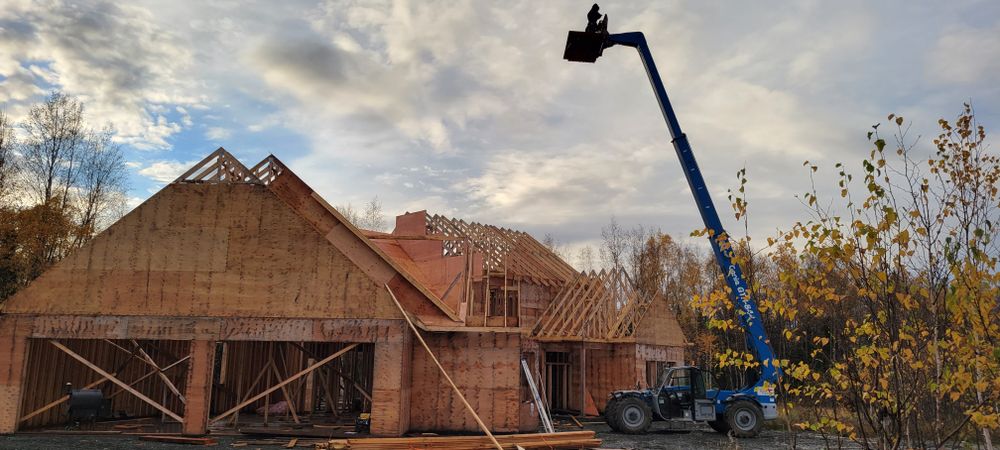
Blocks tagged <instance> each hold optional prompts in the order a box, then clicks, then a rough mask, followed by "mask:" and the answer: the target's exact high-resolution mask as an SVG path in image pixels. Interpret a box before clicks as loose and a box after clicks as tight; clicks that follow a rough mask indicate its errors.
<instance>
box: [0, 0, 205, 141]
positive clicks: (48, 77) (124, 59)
mask: <svg viewBox="0 0 1000 450" xmlns="http://www.w3.org/2000/svg"><path fill="white" fill-rule="evenodd" d="M0 54H3V55H5V56H4V59H5V61H4V62H3V63H0V76H3V77H6V78H7V79H6V80H4V82H3V83H2V84H0V102H3V103H17V102H25V101H29V100H34V99H35V97H37V96H38V95H40V94H42V93H44V91H45V89H42V88H40V87H38V86H39V85H40V84H42V83H44V84H47V85H52V86H55V87H57V88H59V89H61V90H63V91H64V92H66V93H68V94H71V95H77V96H79V97H80V98H81V99H82V100H83V101H84V102H85V104H86V106H87V113H88V116H89V117H90V119H91V121H92V122H94V123H96V124H101V123H104V122H112V123H114V125H115V127H116V129H117V140H118V141H120V142H124V143H128V144H132V145H133V146H135V147H137V148H167V147H169V144H168V142H167V139H168V138H169V137H170V136H172V135H174V134H175V133H177V132H178V131H179V130H180V125H179V124H177V123H173V122H170V121H169V120H168V119H166V118H165V117H163V116H160V115H157V114H155V113H154V112H153V108H154V107H155V106H157V105H162V104H193V103H196V102H198V98H196V97H194V96H192V95H190V93H189V92H190V90H192V89H193V86H194V85H193V84H192V83H191V81H193V80H190V79H189V78H188V77H187V76H186V70H187V69H188V67H189V64H190V63H191V55H190V52H189V51H188V50H187V49H186V48H184V47H183V46H181V45H179V43H178V41H177V39H176V37H175V36H173V35H172V33H171V31H170V30H169V29H167V28H164V27H162V26H160V25H159V24H158V23H157V22H156V17H155V14H153V13H152V12H151V11H149V10H146V9H143V8H140V7H137V6H134V5H129V4H126V3H111V2H102V1H97V2H89V3H82V4H81V3H70V2H64V1H52V2H37V3H36V2H29V3H24V4H14V5H10V6H9V7H5V8H3V9H0ZM24 62H31V64H30V65H29V66H27V69H25V67H24V65H23V64H24Z"/></svg>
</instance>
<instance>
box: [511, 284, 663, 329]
mask: <svg viewBox="0 0 1000 450" xmlns="http://www.w3.org/2000/svg"><path fill="white" fill-rule="evenodd" d="M651 303H652V298H649V297H648V296H643V295H640V294H639V292H638V291H636V289H635V287H634V285H633V283H632V281H631V279H630V278H629V276H628V274H627V273H625V271H624V270H623V269H613V270H601V271H600V272H594V271H591V272H590V273H587V272H580V273H579V274H577V276H576V277H575V278H574V279H573V280H572V281H571V282H570V283H567V284H566V285H565V286H564V287H563V289H562V290H561V291H559V293H558V294H557V295H556V298H555V299H553V300H552V302H551V303H550V304H549V307H548V308H547V309H546V310H545V312H543V313H542V317H541V319H540V320H539V321H538V323H537V324H535V327H534V329H532V332H531V336H532V337H533V338H535V339H538V340H543V341H595V342H632V341H634V339H635V332H636V329H637V328H638V324H639V321H640V320H641V318H642V317H643V315H644V314H645V313H646V310H647V309H648V308H649V305H650V304H651Z"/></svg>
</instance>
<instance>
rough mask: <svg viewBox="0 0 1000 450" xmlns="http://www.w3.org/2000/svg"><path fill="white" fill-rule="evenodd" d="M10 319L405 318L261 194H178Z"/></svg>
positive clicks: (38, 290) (102, 239)
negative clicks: (70, 316) (49, 316)
mask: <svg viewBox="0 0 1000 450" xmlns="http://www.w3.org/2000/svg"><path fill="white" fill-rule="evenodd" d="M4 313H7V314H77V315H144V316H187V317H190V316H209V317H218V316H223V317H310V318H312V317H357V318H398V317H399V312H398V311H396V309H395V307H394V306H393V305H392V303H391V301H390V300H389V298H388V295H387V293H385V290H384V289H380V288H379V286H377V285H376V284H375V283H373V282H372V281H371V279H370V278H369V277H368V276H367V275H366V274H365V273H364V272H363V271H362V270H361V269H360V268H359V267H357V266H356V265H355V264H353V263H352V262H351V261H350V260H349V259H348V258H347V257H345V256H344V254H343V253H341V252H340V251H338V249H336V248H334V247H333V246H332V245H330V244H329V243H328V242H327V241H326V240H325V239H324V238H323V236H321V235H319V234H318V233H316V231H315V230H314V229H313V228H312V227H311V226H310V224H309V223H307V222H306V221H305V220H303V219H302V217H300V216H299V215H298V214H296V213H295V212H294V211H292V210H291V209H290V208H288V207H287V206H286V205H285V204H284V203H282V202H281V201H280V200H278V199H277V198H276V197H275V196H274V195H273V194H272V193H271V192H269V191H268V189H267V187H265V186H262V185H259V184H190V183H179V184H171V185H168V186H167V187H165V188H164V189H163V190H162V191H160V192H159V193H157V194H156V195H154V196H153V197H152V198H150V199H149V200H148V201H146V202H145V203H144V204H142V205H141V206H140V207H138V208H136V209H135V210H134V211H132V212H131V213H129V214H128V215H126V216H125V217H124V218H122V219H121V220H120V221H119V222H117V223H115V224H114V225H112V226H111V227H110V228H108V229H107V230H106V231H105V232H104V233H102V234H100V235H98V236H97V237H96V238H94V239H93V240H92V241H91V242H90V243H88V244H87V245H86V246H84V247H83V248H81V249H79V250H77V251H76V252H74V253H73V254H71V255H70V256H68V257H67V258H65V259H64V260H62V261H61V262H59V263H58V264H56V265H55V266H54V267H53V268H52V269H50V270H48V271H46V272H45V273H44V274H42V276H41V277H39V278H38V279H37V280H36V281H35V282H33V283H32V284H30V285H29V286H28V287H27V288H25V289H24V290H23V291H22V292H20V293H18V294H17V295H15V296H14V297H13V298H11V299H10V300H9V301H8V302H7V304H6V305H5V306H4Z"/></svg>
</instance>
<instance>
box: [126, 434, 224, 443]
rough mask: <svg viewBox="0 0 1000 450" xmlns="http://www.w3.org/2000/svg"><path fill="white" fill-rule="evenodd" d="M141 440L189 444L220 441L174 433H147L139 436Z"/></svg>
mask: <svg viewBox="0 0 1000 450" xmlns="http://www.w3.org/2000/svg"><path fill="white" fill-rule="evenodd" d="M139 440H140V441H152V442H166V443H168V444H188V445H205V446H212V445H216V444H218V443H219V441H216V440H215V439H212V438H199V437H184V436H174V435H160V434H158V435H153V434H151V435H146V436H139Z"/></svg>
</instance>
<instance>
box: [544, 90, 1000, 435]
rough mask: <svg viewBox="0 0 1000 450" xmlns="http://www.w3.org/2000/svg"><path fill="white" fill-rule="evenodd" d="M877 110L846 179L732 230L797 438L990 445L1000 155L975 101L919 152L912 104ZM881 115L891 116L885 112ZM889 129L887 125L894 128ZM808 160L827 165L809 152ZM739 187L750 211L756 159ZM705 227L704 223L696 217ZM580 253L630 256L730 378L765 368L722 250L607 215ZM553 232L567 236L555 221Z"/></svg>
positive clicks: (998, 373) (999, 320) (646, 287)
mask: <svg viewBox="0 0 1000 450" xmlns="http://www.w3.org/2000/svg"><path fill="white" fill-rule="evenodd" d="M888 121H889V126H891V127H893V132H892V133H891V136H888V137H883V136H882V135H881V133H880V132H879V130H878V125H876V126H875V127H874V129H873V130H871V132H870V133H869V134H868V137H869V140H870V142H871V143H872V149H871V151H870V153H869V154H868V156H867V157H866V158H864V159H863V160H862V161H861V164H860V165H859V166H857V167H858V169H859V171H858V173H857V174H855V173H853V172H852V170H850V167H852V166H850V165H847V164H836V165H835V166H834V167H833V169H834V171H835V172H834V173H835V175H836V177H835V183H836V185H835V186H829V188H833V189H834V190H833V191H830V192H834V193H835V195H833V198H826V197H824V196H823V195H821V194H820V193H821V192H826V191H828V189H821V188H822V187H824V186H818V185H817V181H815V178H814V179H813V180H814V181H813V186H811V187H810V189H809V190H808V192H806V193H804V194H803V195H802V196H801V197H800V199H801V201H802V203H803V205H804V207H805V208H804V211H805V214H806V215H807V217H806V218H804V219H803V220H801V221H799V222H796V223H794V224H791V227H790V228H789V229H788V230H787V231H782V232H779V233H777V235H776V236H772V237H770V238H768V239H767V240H766V244H764V245H758V247H763V248H760V249H758V250H754V251H752V250H751V248H753V247H752V246H751V245H750V238H749V237H748V236H745V237H743V238H741V239H736V240H735V241H734V244H733V245H734V246H735V250H736V251H735V253H736V254H737V261H738V262H739V263H740V264H741V265H742V267H743V268H744V273H745V274H746V276H747V277H748V282H749V283H750V284H751V287H752V289H753V292H754V294H755V297H756V298H757V300H758V303H759V307H760V310H761V313H762V316H763V320H764V325H765V328H766V329H767V331H768V334H769V336H770V339H771V345H772V346H773V347H774V349H775V351H776V353H777V354H778V355H779V358H781V361H780V362H779V363H780V364H781V366H782V368H783V371H784V377H783V379H782V382H781V385H780V386H778V387H777V388H778V390H779V392H780V393H781V396H780V401H781V404H782V408H783V412H784V415H783V416H784V419H785V420H786V423H785V426H786V427H787V430H788V431H789V433H788V439H789V443H790V444H791V445H792V446H793V447H794V445H795V437H796V433H795V431H797V430H810V431H814V432H818V433H821V434H822V436H823V437H824V438H825V439H826V442H827V446H828V447H829V448H842V447H843V446H844V445H846V444H848V443H854V444H860V445H861V446H862V447H864V448H878V449H896V448H944V447H950V448H953V447H962V448H969V447H970V446H975V447H976V448H988V449H992V448H993V444H992V437H993V436H992V434H993V433H995V432H996V431H997V430H998V428H1000V412H998V410H1000V267H998V266H997V262H998V257H1000V251H998V250H1000V248H998V246H1000V235H998V232H1000V229H998V226H1000V214H998V213H1000V158H998V157H997V156H996V155H995V154H994V153H992V152H990V150H989V148H988V146H987V144H986V132H985V129H984V128H983V127H982V126H980V125H979V124H977V122H976V119H975V114H974V111H973V110H972V108H971V107H970V106H969V105H965V108H964V109H963V111H962V112H961V114H960V115H959V116H958V118H957V120H955V121H947V120H941V121H939V126H940V128H941V131H940V133H939V135H938V136H936V138H935V139H933V142H932V149H933V151H932V152H931V153H930V154H921V152H920V151H919V150H918V149H919V148H921V147H920V146H919V145H918V144H919V142H918V141H919V139H915V138H912V137H911V136H909V135H908V130H909V125H908V124H907V123H906V122H905V121H904V119H903V118H902V117H898V116H895V115H890V116H889V117H888ZM883 129H884V128H883ZM887 139H888V140H887ZM805 165H806V168H807V170H808V171H809V173H810V175H811V176H812V175H813V174H815V173H817V172H818V171H819V167H818V166H816V165H813V164H810V163H808V162H807V163H806V164H805ZM737 176H738V180H739V184H738V185H739V187H738V189H736V190H735V191H731V192H730V201H731V204H732V207H733V211H734V215H735V218H736V219H737V221H739V222H741V224H742V225H743V226H744V227H745V226H746V221H747V220H748V212H749V210H748V202H747V198H746V195H745V194H746V189H745V186H746V183H747V178H746V172H745V170H741V171H740V172H739V173H738V174H737ZM694 234H695V235H699V236H705V235H706V233H705V232H704V231H699V232H696V233H694ZM602 237H603V241H602V244H601V246H600V249H599V250H598V251H597V252H594V251H593V250H592V249H590V248H589V247H585V248H584V249H583V250H581V251H580V254H579V257H578V258H577V265H578V266H582V267H581V268H589V267H587V265H588V264H590V265H591V266H593V265H596V264H595V262H594V259H595V258H594V253H598V254H599V257H600V264H601V265H603V266H604V267H619V268H623V269H625V270H626V271H627V272H628V273H629V275H630V277H631V278H632V280H633V281H634V282H635V283H636V285H637V287H638V288H639V289H640V290H641V291H642V292H645V293H647V294H650V295H652V294H656V295H660V296H662V297H663V298H665V299H666V302H667V304H668V305H669V307H670V308H671V309H672V310H673V312H674V313H675V314H676V315H677V318H678V321H679V322H680V324H681V326H682V328H683V329H684V332H685V334H686V336H687V338H688V340H689V341H690V342H692V343H694V345H693V347H690V348H689V352H688V356H687V358H688V361H689V362H690V363H691V364H694V365H700V366H702V367H706V368H710V369H712V371H713V372H714V373H716V374H717V376H718V377H719V378H721V379H722V380H725V381H726V384H730V385H731V386H730V387H742V386H746V385H748V384H749V383H751V382H752V381H754V380H751V379H750V378H753V377H754V373H755V371H756V369H757V368H759V365H760V362H759V361H756V360H755V358H754V357H753V355H752V354H751V353H750V352H749V349H748V347H747V345H746V338H745V335H744V333H743V332H742V330H741V328H740V327H739V325H738V314H739V312H738V310H737V309H736V308H734V305H733V304H732V302H731V301H730V300H729V296H728V287H727V286H726V284H725V283H724V281H723V280H722V278H721V275H720V274H719V271H718V268H717V266H716V264H715V261H714V259H713V258H712V255H711V254H710V250H709V249H708V248H707V246H704V247H699V246H694V245H691V244H683V243H680V242H678V241H676V240H674V239H673V238H671V236H669V235H667V234H664V233H662V232H661V231H659V230H657V229H652V230H651V229H647V228H643V227H634V228H631V229H627V228H624V227H622V226H621V225H620V224H619V223H618V222H617V221H616V220H615V219H612V220H611V222H610V223H609V224H608V225H607V226H605V227H604V228H603V230H602ZM545 242H546V243H547V244H548V245H549V246H550V248H557V247H558V246H557V245H556V244H555V241H554V239H552V238H551V237H547V238H546V239H545Z"/></svg>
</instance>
